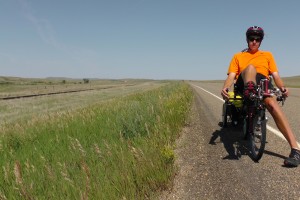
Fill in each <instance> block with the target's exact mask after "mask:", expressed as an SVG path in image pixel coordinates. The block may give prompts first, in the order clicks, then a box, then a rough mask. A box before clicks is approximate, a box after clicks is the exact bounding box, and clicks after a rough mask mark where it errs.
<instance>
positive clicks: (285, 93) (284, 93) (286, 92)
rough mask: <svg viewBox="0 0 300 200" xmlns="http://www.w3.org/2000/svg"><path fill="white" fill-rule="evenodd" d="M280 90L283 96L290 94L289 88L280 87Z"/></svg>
mask: <svg viewBox="0 0 300 200" xmlns="http://www.w3.org/2000/svg"><path fill="white" fill-rule="evenodd" d="M280 91H281V92H282V96H284V97H288V96H289V90H288V89H287V88H286V87H284V86H283V87H280Z"/></svg>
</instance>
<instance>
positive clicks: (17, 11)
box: [0, 0, 300, 80]
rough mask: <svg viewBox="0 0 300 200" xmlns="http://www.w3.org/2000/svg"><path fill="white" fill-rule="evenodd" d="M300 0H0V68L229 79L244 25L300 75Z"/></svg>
mask: <svg viewBox="0 0 300 200" xmlns="http://www.w3.org/2000/svg"><path fill="white" fill-rule="evenodd" d="M299 8H300V1H299V0H287V1H283V0H251V1H246V0H0V76H14V77H25V78H46V77H68V78H105V79H122V78H141V79H144V78H146V79H157V80H161V79H180V80H182V79H184V80H216V79H218V80H219V79H225V78H226V73H227V69H228V65H229V62H230V60H231V58H232V56H233V55H234V54H235V53H237V52H239V51H241V50H242V49H244V48H246V47H247V43H246V39H245V32H246V30H247V28H248V27H250V26H253V25H257V26H261V27H262V28H263V29H264V30H265V39H264V40H263V42H262V44H261V48H260V49H261V50H266V51H271V52H272V53H273V55H274V57H275V60H276V63H277V66H278V69H279V74H280V75H281V76H282V77H288V76H296V75H300V66H299V65H300V64H299V54H300V49H299V47H298V46H299V44H300V12H299Z"/></svg>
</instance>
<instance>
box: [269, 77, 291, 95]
mask: <svg viewBox="0 0 300 200" xmlns="http://www.w3.org/2000/svg"><path fill="white" fill-rule="evenodd" d="M272 76H273V79H274V82H275V84H276V86H277V87H278V88H279V89H280V90H281V92H283V95H284V96H286V97H287V96H288V94H289V92H288V89H287V88H286V87H285V86H284V83H283V81H282V79H281V77H280V76H279V73H278V72H273V73H272Z"/></svg>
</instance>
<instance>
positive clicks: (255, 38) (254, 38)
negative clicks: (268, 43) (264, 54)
mask: <svg viewBox="0 0 300 200" xmlns="http://www.w3.org/2000/svg"><path fill="white" fill-rule="evenodd" d="M248 40H249V41H250V42H253V41H254V40H255V41H256V42H261V38H258V37H250V38H248Z"/></svg>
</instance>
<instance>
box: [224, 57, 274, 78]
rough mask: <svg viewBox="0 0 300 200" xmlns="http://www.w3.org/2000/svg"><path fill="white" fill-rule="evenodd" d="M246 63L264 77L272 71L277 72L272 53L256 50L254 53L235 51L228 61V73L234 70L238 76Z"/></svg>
mask: <svg viewBox="0 0 300 200" xmlns="http://www.w3.org/2000/svg"><path fill="white" fill-rule="evenodd" d="M248 65H253V66H255V68H256V71H257V73H260V74H263V75H264V76H266V77H269V75H270V74H272V73H273V72H278V69H277V66H276V63H275V60H274V57H273V55H272V53H271V52H268V51H258V52H256V53H254V54H251V53H249V52H239V53H236V54H235V55H234V56H233V58H232V60H231V62H230V65H229V68H228V74H229V73H231V72H234V73H236V75H237V76H238V75H239V74H240V73H241V72H242V71H243V70H244V69H245V68H246V67H247V66H248Z"/></svg>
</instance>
